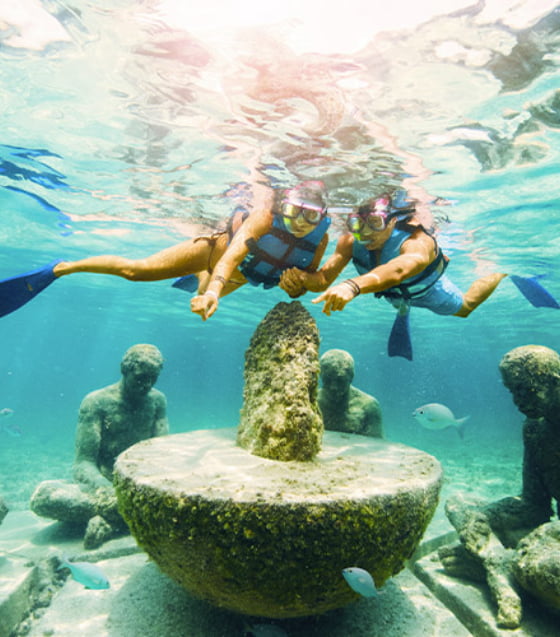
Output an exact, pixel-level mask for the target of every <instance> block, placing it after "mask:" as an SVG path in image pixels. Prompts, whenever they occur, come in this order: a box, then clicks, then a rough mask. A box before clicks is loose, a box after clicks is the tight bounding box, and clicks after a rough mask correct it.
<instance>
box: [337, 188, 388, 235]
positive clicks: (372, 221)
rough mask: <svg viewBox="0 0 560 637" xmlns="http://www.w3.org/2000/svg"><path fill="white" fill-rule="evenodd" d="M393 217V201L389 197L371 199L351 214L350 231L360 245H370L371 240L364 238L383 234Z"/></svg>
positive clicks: (347, 222) (348, 221)
mask: <svg viewBox="0 0 560 637" xmlns="http://www.w3.org/2000/svg"><path fill="white" fill-rule="evenodd" d="M392 216H393V215H391V199H390V198H389V197H388V196H383V197H378V198H376V199H370V200H369V201H367V202H366V203H365V204H362V205H361V206H360V207H359V208H358V209H357V210H355V211H353V212H351V213H350V214H349V215H348V218H347V220H346V225H347V226H348V230H350V232H351V233H352V235H353V236H354V239H355V240H356V241H358V243H369V241H370V240H371V239H365V238H364V237H363V234H364V231H365V233H366V234H367V235H371V232H383V230H385V229H386V228H387V222H388V221H389V219H390V218H391V217H392Z"/></svg>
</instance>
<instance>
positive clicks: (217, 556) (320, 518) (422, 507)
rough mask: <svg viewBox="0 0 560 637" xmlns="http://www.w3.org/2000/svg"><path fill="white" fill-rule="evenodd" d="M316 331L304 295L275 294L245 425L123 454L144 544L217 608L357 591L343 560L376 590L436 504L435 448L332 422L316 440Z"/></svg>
mask: <svg viewBox="0 0 560 637" xmlns="http://www.w3.org/2000/svg"><path fill="white" fill-rule="evenodd" d="M296 323H297V324H296ZM263 326H264V327H263ZM263 330H264V331H265V332H266V333H263ZM269 331H270V333H271V334H275V335H276V336H275V337H274V339H272V338H270V337H269ZM272 341H274V343H273V342H272ZM318 342H319V341H318V338H317V332H316V327H315V324H314V321H313V319H312V318H311V317H310V315H309V314H308V313H307V311H306V310H305V309H304V308H303V306H302V305H301V304H300V303H299V302H297V301H294V302H292V303H290V304H286V303H281V304H279V305H278V306H276V307H275V308H274V309H273V310H272V311H271V312H270V313H269V314H268V315H267V317H266V318H265V319H264V320H263V322H262V324H261V325H260V326H259V327H258V328H257V331H256V332H255V337H254V338H253V341H252V343H251V347H250V348H249V351H248V352H247V357H246V360H247V364H246V372H245V380H246V387H245V392H244V397H245V401H246V402H245V404H244V406H243V413H242V420H241V425H240V427H239V430H237V429H236V428H233V427H232V428H230V427H228V428H223V429H212V430H200V431H193V432H189V433H185V434H176V435H171V436H165V437H162V438H158V439H153V440H146V441H144V442H140V443H138V444H136V445H134V447H131V448H130V449H128V450H127V451H125V452H123V453H122V454H121V455H120V456H119V458H118V459H117V462H116V465H115V487H116V492H117V496H118V499H119V509H120V512H121V514H122V515H123V517H124V519H125V520H126V521H127V523H128V525H129V526H130V529H131V531H132V533H133V535H134V536H135V537H136V539H137V541H138V543H139V544H140V545H141V546H142V547H143V548H144V549H145V550H146V552H147V553H148V554H149V555H150V557H151V558H152V559H153V560H154V561H155V562H156V563H157V564H158V566H159V567H160V568H161V570H162V571H163V572H165V573H166V574H167V575H169V576H170V577H172V578H173V579H174V580H176V581H177V582H179V583H180V584H181V585H182V586H183V587H184V588H185V589H186V590H187V591H189V592H190V593H192V594H193V595H195V596H196V597H198V598H201V599H205V600H207V601H208V602H210V603H212V604H214V605H216V606H220V607H223V608H227V609H230V610H233V611H236V612H239V613H243V614H246V615H255V616H262V617H270V618H288V617H302V616H306V615H315V614H319V613H323V612H325V611H328V610H331V609H335V608H339V607H341V606H344V605H346V604H349V603H351V602H353V601H356V600H357V599H359V595H358V593H356V592H355V591H353V590H352V589H351V588H350V587H349V586H348V584H347V583H346V581H345V580H344V578H343V577H342V571H343V569H345V568H348V567H359V568H362V569H364V570H367V571H368V572H369V573H371V575H372V577H373V579H374V581H375V585H376V586H377V587H381V586H382V585H383V584H384V582H385V581H386V580H387V579H388V578H389V577H391V576H392V575H394V574H396V573H398V572H399V571H400V570H401V569H402V568H403V567H404V564H405V561H406V559H407V558H409V557H410V556H411V554H412V553H413V552H414V550H415V549H416V547H417V546H418V543H419V541H420V539H421V537H422V535H423V533H424V531H425V529H426V527H427V525H428V523H429V521H430V519H431V517H432V515H433V513H434V510H435V508H436V505H437V501H438V495H439V490H440V483H441V467H440V465H439V463H438V462H437V461H436V460H435V458H433V457H432V456H429V455H427V454H425V453H423V452H421V451H418V450H416V449H412V448H410V447H406V446H404V445H401V444H394V443H389V442H387V441H384V440H380V439H375V438H371V437H366V436H360V435H354V434H342V433H338V432H324V434H323V437H322V444H321V446H320V448H319V442H318V441H319V440H320V439H321V426H320V421H319V422H318V420H317V414H318V412H317V409H316V402H315V395H316V391H317V375H318V351H317V349H318ZM267 348H269V352H268V356H267V351H266V350H267ZM265 359H266V360H265ZM261 374H262V376H261ZM296 377H297V380H298V386H296V384H295V383H293V384H291V382H290V379H292V380H294V379H295V378H296ZM271 386H274V388H273V390H272V389H271ZM258 387H261V388H262V393H263V395H264V396H266V400H260V396H259V393H260V392H259V390H258ZM265 389H266V391H265ZM290 396H292V397H293V401H294V402H293V404H292V403H290V400H289V398H290ZM251 409H256V410H258V411H259V413H258V414H251V413H250V410H251ZM267 409H269V410H270V412H271V413H270V414H269V415H267ZM294 412H295V414H296V416H295V417H294ZM282 414H283V416H282ZM267 423H269V425H270V426H268V425H267ZM283 432H285V436H286V439H285V440H284V439H283V438H282V436H283ZM239 441H241V442H242V445H241V444H239ZM298 441H301V443H300V446H301V448H298ZM255 452H256V453H255ZM292 453H293V455H294V456H295V457H297V458H303V457H305V458H309V459H306V460H302V459H297V460H289V459H288V458H289V457H290V454H292ZM257 454H258V455H257ZM265 454H267V455H268V457H265ZM274 457H281V458H282V459H281V460H276V459H273V458H274Z"/></svg>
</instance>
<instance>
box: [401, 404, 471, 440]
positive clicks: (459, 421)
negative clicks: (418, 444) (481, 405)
mask: <svg viewBox="0 0 560 637" xmlns="http://www.w3.org/2000/svg"><path fill="white" fill-rule="evenodd" d="M412 415H413V416H414V418H416V420H417V422H418V423H420V424H421V425H422V427H425V428H426V429H433V430H440V429H449V427H455V428H456V429H457V432H458V433H459V436H461V438H462V437H463V430H464V424H465V422H466V421H467V420H468V419H469V418H470V416H465V417H464V418H455V416H454V415H453V412H452V411H451V409H449V407H446V406H445V405H441V404H440V403H428V404H427V405H422V406H421V407H417V408H416V409H415V410H414V411H413V412H412Z"/></svg>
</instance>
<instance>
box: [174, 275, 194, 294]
mask: <svg viewBox="0 0 560 637" xmlns="http://www.w3.org/2000/svg"><path fill="white" fill-rule="evenodd" d="M171 287H173V288H178V289H179V290H185V292H196V291H198V277H197V276H196V275H195V274H187V275H186V276H182V277H180V278H179V279H176V280H175V282H174V283H173V284H172V285H171Z"/></svg>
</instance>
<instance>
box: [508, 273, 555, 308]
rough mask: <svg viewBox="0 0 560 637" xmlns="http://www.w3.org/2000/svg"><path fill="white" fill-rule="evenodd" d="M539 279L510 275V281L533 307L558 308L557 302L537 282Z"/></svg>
mask: <svg viewBox="0 0 560 637" xmlns="http://www.w3.org/2000/svg"><path fill="white" fill-rule="evenodd" d="M539 278H540V277H536V276H533V277H524V276H516V275H515V274H512V275H510V279H511V280H512V281H513V283H514V284H515V285H516V286H517V288H518V289H519V291H520V292H521V294H523V296H524V297H525V298H526V299H527V300H528V301H529V303H531V305H534V306H535V307H554V308H560V304H559V303H558V301H557V300H556V299H555V298H554V297H553V296H552V294H551V293H550V292H549V291H548V290H546V289H545V288H544V287H543V286H542V285H541V284H540V283H539V282H538V279H539Z"/></svg>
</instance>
